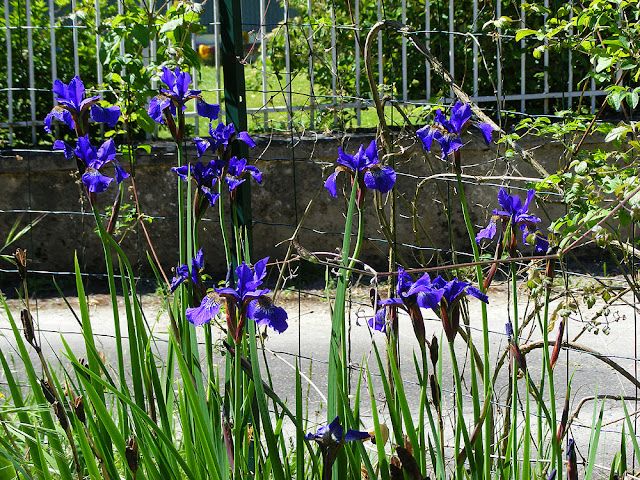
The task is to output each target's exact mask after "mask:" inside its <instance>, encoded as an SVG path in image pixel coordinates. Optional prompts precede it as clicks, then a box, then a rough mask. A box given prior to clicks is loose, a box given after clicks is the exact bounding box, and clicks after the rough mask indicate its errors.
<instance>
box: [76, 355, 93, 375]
mask: <svg viewBox="0 0 640 480" xmlns="http://www.w3.org/2000/svg"><path fill="white" fill-rule="evenodd" d="M78 363H79V364H80V365H82V366H83V367H84V368H86V369H87V370H89V362H87V359H86V358H84V357H79V358H78ZM81 373H83V374H84V376H85V378H86V379H87V380H91V375H89V373H87V372H84V371H83V372H81Z"/></svg>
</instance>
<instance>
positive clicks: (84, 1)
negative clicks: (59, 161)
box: [0, 0, 108, 145]
mask: <svg viewBox="0 0 640 480" xmlns="http://www.w3.org/2000/svg"><path fill="white" fill-rule="evenodd" d="M8 4H9V25H10V26H11V30H10V34H11V67H12V75H11V79H12V81H13V88H15V89H17V90H14V91H13V120H14V121H15V122H20V121H23V122H24V121H30V120H31V100H30V92H29V90H28V87H29V85H30V77H29V62H28V59H29V50H28V32H29V31H30V32H31V34H32V42H33V57H32V58H33V69H34V75H33V80H34V88H35V119H36V121H42V120H43V119H44V117H45V116H46V115H47V113H49V111H50V110H51V100H52V95H51V86H52V84H53V80H52V65H51V55H52V52H51V49H52V43H51V37H50V32H51V28H50V25H49V7H48V2H46V1H45V0H34V1H32V2H31V25H32V27H33V28H32V29H31V30H29V29H27V28H26V25H27V19H26V14H27V11H26V3H25V2H23V1H20V0H11V1H10V2H8ZM70 4H71V3H70V1H69V0H63V1H60V2H58V1H56V2H54V5H55V12H54V13H55V17H56V21H55V24H54V27H53V29H54V34H55V52H54V54H55V55H56V56H57V62H56V73H57V75H56V78H60V79H63V80H64V81H65V83H68V82H69V80H71V78H72V77H73V76H74V75H75V67H74V62H73V52H74V40H73V29H72V28H70V27H71V25H72V13H71V8H70ZM5 5H6V3H4V2H3V3H2V4H0V26H2V27H3V32H4V31H5V30H4V27H6V24H5ZM92 5H94V2H89V1H88V0H80V1H78V3H77V6H78V10H77V12H76V13H75V15H74V16H75V18H76V21H77V22H78V24H79V25H80V28H78V29H77V34H78V43H77V48H78V56H79V57H80V58H81V61H80V64H79V66H80V71H79V75H80V76H81V78H82V79H83V80H84V81H85V82H86V83H87V84H88V85H94V84H95V83H96V78H97V77H96V65H97V60H96V41H95V36H94V34H93V31H92V30H91V29H90V28H83V27H84V26H85V25H87V24H90V23H91V22H92V21H93V20H92V19H91V14H92V13H91V12H92V9H93V6H92ZM102 5H103V7H104V8H105V11H108V7H107V2H103V3H102ZM0 58H2V60H3V61H2V62H0V78H3V82H2V83H3V84H4V85H5V86H6V79H7V76H8V63H9V62H8V61H6V60H7V46H6V43H5V41H4V40H3V41H2V42H0ZM0 118H2V119H3V121H8V119H9V96H8V93H7V92H6V91H4V90H3V91H1V92H0ZM14 135H15V138H14V141H15V142H16V144H17V145H24V144H31V128H30V127H16V128H15V130H14ZM36 135H37V141H38V142H40V141H43V140H44V139H45V138H48V137H49V136H48V135H47V134H46V133H45V132H44V130H43V129H42V128H40V127H39V128H37V130H36ZM7 141H8V130H7V129H4V128H3V129H0V145H2V144H3V143H5V142H7Z"/></svg>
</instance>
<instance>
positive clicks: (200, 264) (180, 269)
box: [171, 248, 204, 293]
mask: <svg viewBox="0 0 640 480" xmlns="http://www.w3.org/2000/svg"><path fill="white" fill-rule="evenodd" d="M203 268H204V253H203V252H202V248H201V249H200V250H198V252H197V253H196V256H195V257H194V258H192V259H191V276H189V267H188V266H187V265H178V266H177V267H176V270H175V273H176V275H175V276H174V277H173V279H171V293H173V292H175V291H176V289H177V288H178V286H180V284H182V283H183V282H186V281H187V280H191V281H192V282H193V284H194V285H196V286H198V285H199V284H200V272H201V271H202V269H203Z"/></svg>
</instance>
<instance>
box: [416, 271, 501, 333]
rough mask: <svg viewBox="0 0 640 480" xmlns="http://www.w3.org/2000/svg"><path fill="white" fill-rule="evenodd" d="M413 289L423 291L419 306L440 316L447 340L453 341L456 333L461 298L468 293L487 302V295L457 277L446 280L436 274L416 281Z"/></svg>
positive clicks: (458, 323)
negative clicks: (431, 278) (431, 277)
mask: <svg viewBox="0 0 640 480" xmlns="http://www.w3.org/2000/svg"><path fill="white" fill-rule="evenodd" d="M425 275H426V274H425ZM427 276H428V275H427ZM423 279H424V276H423ZM423 279H421V280H423ZM413 289H414V290H422V291H423V295H422V297H421V299H422V304H421V306H422V307H425V308H431V309H432V310H433V311H434V312H435V313H436V314H437V315H439V316H440V319H441V320H442V327H443V328H444V333H445V335H446V336H447V340H449V342H453V340H454V339H455V337H456V334H457V333H458V326H459V325H460V300H461V299H462V298H464V297H465V296H466V295H470V296H472V297H475V298H477V299H478V300H480V301H482V302H484V303H489V297H487V296H486V295H485V294H484V293H482V292H481V291H480V290H478V289H477V288H475V287H472V286H471V284H470V283H467V282H463V281H462V280H458V279H457V278H454V279H453V280H450V281H446V280H445V279H444V278H442V277H441V276H440V275H438V276H437V277H436V278H435V279H433V281H431V280H429V282H427V281H424V282H423V283H422V284H418V282H416V285H414V287H413Z"/></svg>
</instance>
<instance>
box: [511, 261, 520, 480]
mask: <svg viewBox="0 0 640 480" xmlns="http://www.w3.org/2000/svg"><path fill="white" fill-rule="evenodd" d="M510 270H511V299H512V300H511V301H512V302H513V342H514V343H515V344H516V345H518V343H519V340H518V339H519V338H520V328H519V324H518V268H517V267H516V264H515V263H512V264H511V269H510ZM512 369H513V372H512V375H511V379H512V380H511V381H512V382H513V383H512V390H511V441H512V446H511V465H512V469H511V471H512V478H514V479H516V480H517V479H518V476H519V475H518V465H517V460H518V430H517V425H518V362H517V361H515V358H514V361H513V362H512Z"/></svg>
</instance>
